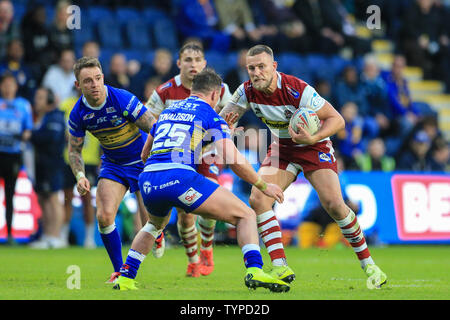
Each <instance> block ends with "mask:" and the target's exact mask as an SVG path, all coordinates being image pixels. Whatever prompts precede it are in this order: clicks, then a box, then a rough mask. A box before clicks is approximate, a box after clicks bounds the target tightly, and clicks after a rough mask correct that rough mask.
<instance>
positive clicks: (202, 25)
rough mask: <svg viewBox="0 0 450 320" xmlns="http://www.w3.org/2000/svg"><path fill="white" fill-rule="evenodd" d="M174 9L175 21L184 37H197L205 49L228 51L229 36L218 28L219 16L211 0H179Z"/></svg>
mask: <svg viewBox="0 0 450 320" xmlns="http://www.w3.org/2000/svg"><path fill="white" fill-rule="evenodd" d="M176 11H177V13H178V14H177V17H176V20H175V21H176V23H177V28H178V30H179V31H180V33H181V35H182V37H183V38H184V39H186V38H197V39H199V40H201V41H202V42H203V43H204V44H205V48H206V49H210V50H216V51H221V52H228V50H229V48H230V42H231V37H230V36H229V35H228V34H226V33H224V32H222V31H219V30H218V24H219V18H218V16H217V12H216V9H215V7H214V3H213V1H212V0H181V1H179V3H178V5H177V10H176Z"/></svg>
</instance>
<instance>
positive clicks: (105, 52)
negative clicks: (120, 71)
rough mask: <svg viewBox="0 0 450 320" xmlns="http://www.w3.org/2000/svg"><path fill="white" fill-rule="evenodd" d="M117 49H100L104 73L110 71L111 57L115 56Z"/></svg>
mask: <svg viewBox="0 0 450 320" xmlns="http://www.w3.org/2000/svg"><path fill="white" fill-rule="evenodd" d="M116 52H117V51H116V50H114V49H106V48H102V49H101V51H100V57H99V60H100V63H101V65H102V69H103V74H105V75H107V74H108V72H109V61H110V60H111V57H112V56H113V54H114V53H116Z"/></svg>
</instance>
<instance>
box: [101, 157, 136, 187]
mask: <svg viewBox="0 0 450 320" xmlns="http://www.w3.org/2000/svg"><path fill="white" fill-rule="evenodd" d="M143 169H144V164H143V163H142V161H139V162H138V163H136V164H133V165H130V166H124V165H120V164H117V163H112V162H108V161H105V160H103V161H102V166H101V168H100V173H99V175H98V180H100V179H101V178H106V179H110V180H114V181H117V182H119V183H120V184H123V185H124V186H125V187H126V188H127V189H128V188H130V192H131V193H134V192H136V191H139V185H138V179H139V174H140V173H141V172H142V170H143Z"/></svg>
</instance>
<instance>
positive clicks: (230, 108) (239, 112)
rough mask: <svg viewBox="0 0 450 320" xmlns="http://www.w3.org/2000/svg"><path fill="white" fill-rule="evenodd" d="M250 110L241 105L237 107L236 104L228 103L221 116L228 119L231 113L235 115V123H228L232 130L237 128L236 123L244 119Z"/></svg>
mask: <svg viewBox="0 0 450 320" xmlns="http://www.w3.org/2000/svg"><path fill="white" fill-rule="evenodd" d="M248 109H249V107H247V108H243V107H241V106H240V105H237V104H236V103H233V102H228V103H227V105H226V106H225V107H224V108H223V109H222V111H220V113H219V115H220V116H221V117H222V118H224V119H225V118H227V115H228V114H229V113H233V120H234V122H233V123H228V125H229V126H230V128H232V127H234V126H235V124H236V123H238V121H239V119H240V118H242V116H243V115H244V114H245V113H246V112H247V110H248Z"/></svg>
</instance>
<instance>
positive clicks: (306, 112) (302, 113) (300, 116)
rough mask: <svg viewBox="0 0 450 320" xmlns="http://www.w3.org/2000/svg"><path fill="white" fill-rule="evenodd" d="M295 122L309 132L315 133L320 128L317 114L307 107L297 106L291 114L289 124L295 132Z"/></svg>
mask: <svg viewBox="0 0 450 320" xmlns="http://www.w3.org/2000/svg"><path fill="white" fill-rule="evenodd" d="M297 123H298V124H300V126H301V127H302V128H303V129H305V130H306V131H308V132H309V134H310V135H313V134H315V133H316V132H317V131H319V129H320V119H319V117H318V116H317V114H316V113H315V112H314V111H312V110H311V109H308V108H299V109H297V111H295V113H294V114H293V115H292V117H291V120H290V121H289V125H290V126H291V128H292V129H293V130H294V131H295V132H296V133H297Z"/></svg>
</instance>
